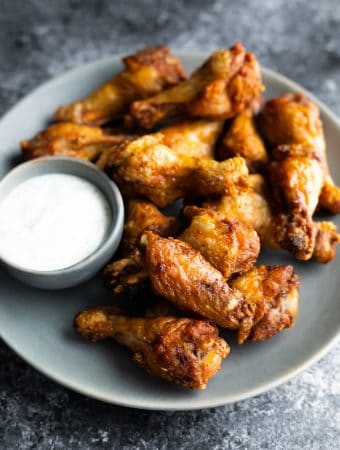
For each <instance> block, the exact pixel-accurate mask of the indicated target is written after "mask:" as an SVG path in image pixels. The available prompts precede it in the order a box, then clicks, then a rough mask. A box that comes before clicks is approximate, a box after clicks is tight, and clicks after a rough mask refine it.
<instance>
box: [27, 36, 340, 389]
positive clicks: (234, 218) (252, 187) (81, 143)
mask: <svg viewBox="0 0 340 450" xmlns="http://www.w3.org/2000/svg"><path fill="white" fill-rule="evenodd" d="M123 64H124V68H123V69H122V71H121V72H119V73H118V74H116V75H114V77H113V78H112V79H111V80H110V81H108V82H107V83H106V84H104V85H103V86H100V87H99V88H98V89H97V90H96V91H94V92H92V93H91V94H90V95H89V96H88V97H86V98H84V99H81V100H77V101H75V102H73V103H71V104H69V105H65V106H61V107H60V108H58V110H57V111H56V112H55V115H54V119H55V120H54V123H53V124H52V125H50V126H49V127H48V128H47V129H46V130H44V131H42V132H41V133H39V134H38V135H37V136H35V137H34V138H33V139H31V140H29V141H24V142H22V143H21V147H22V151H23V153H24V155H25V156H26V157H27V158H36V157H39V156H47V155H51V156H53V155H66V156H71V157H75V158H81V159H85V160H88V161H92V162H94V163H96V164H97V165H98V166H99V167H100V168H101V169H102V170H104V171H105V172H106V173H107V174H108V175H109V176H110V177H111V178H112V179H113V180H114V181H115V182H116V183H117V185H118V186H119V188H120V190H121V192H122V194H123V197H124V200H125V202H126V221H125V228H124V235H123V239H122V242H121V245H120V249H119V252H118V254H116V255H114V259H113V260H112V262H110V264H108V265H107V266H106V267H105V269H104V271H103V280H104V283H105V285H106V286H107V287H108V289H110V290H111V291H112V294H113V297H112V303H113V305H110V306H102V307H97V308H95V309H91V310H88V311H83V312H80V313H79V314H78V315H77V316H76V317H75V320H74V324H75V328H76V330H77V332H78V333H79V334H80V335H81V336H82V337H84V338H87V339H92V340H98V339H104V338H113V339H115V340H117V341H118V342H120V343H122V344H124V345H125V346H127V347H128V348H129V349H130V350H131V351H132V352H133V359H134V360H135V361H136V363H137V364H138V365H139V366H141V367H143V368H144V369H146V371H147V372H149V373H150V374H152V375H155V376H158V377H161V378H163V379H165V380H168V381H171V382H174V383H177V384H179V385H181V386H184V387H188V388H200V389H202V388H205V387H206V385H207V383H208V381H209V379H210V378H211V377H212V376H214V375H215V374H216V373H217V372H218V371H219V369H220V366H221V362H222V360H223V359H224V358H226V357H227V355H228V354H229V350H230V348H229V345H228V344H227V342H226V341H225V340H224V339H223V338H222V337H219V335H218V332H219V329H224V328H226V329H230V330H235V332H236V333H237V339H238V342H239V344H242V343H243V342H244V341H246V340H250V341H261V340H265V339H269V338H271V337H272V336H274V335H275V334H277V333H279V332H280V331H282V330H283V329H285V328H289V327H292V326H293V325H294V318H295V316H296V315H297V312H298V303H299V278H298V276H297V275H296V274H295V273H294V270H293V267H292V266H291V265H282V266H274V267H270V266H265V265H256V261H257V258H258V256H259V253H260V249H261V247H269V248H273V249H284V250H287V251H289V252H290V253H291V254H292V255H294V257H295V258H297V259H299V260H303V261H308V260H314V261H317V262H320V263H327V262H329V261H331V260H332V259H333V258H334V257H335V247H336V244H337V243H338V242H339V241H340V236H339V234H337V229H336V226H335V225H334V224H333V223H332V222H329V221H315V215H316V214H318V213H322V212H328V213H332V214H338V213H340V188H339V187H337V186H335V184H334V182H333V180H332V177H331V175H330V172H329V169H328V166H327V158H326V145H325V138H324V135H323V128H322V122H321V120H320V117H319V109H318V107H317V106H316V105H315V104H314V103H313V102H312V101H311V100H309V99H308V98H306V96H305V95H303V94H301V93H286V94H284V95H281V96H280V97H278V98H274V99H271V100H269V101H266V102H265V101H264V100H263V98H262V97H261V93H262V92H263V91H264V89H265V87H264V86H263V84H262V80H261V74H260V68H259V64H258V61H257V59H256V57H255V55H254V54H252V53H251V52H249V51H247V50H246V49H245V48H244V47H243V45H242V44H240V43H237V44H235V45H234V46H232V47H231V48H230V49H222V50H218V51H216V52H214V53H213V54H212V55H211V56H210V57H209V58H208V59H207V60H206V61H205V62H204V63H203V64H202V66H201V67H199V68H197V69H196V70H195V71H194V72H193V73H192V74H191V75H190V76H188V75H187V74H186V72H185V70H184V68H183V67H182V64H181V62H180V60H179V59H178V58H176V57H175V56H173V55H172V54H171V53H170V51H169V49H168V48H166V47H156V48H147V49H145V50H141V51H139V52H137V53H136V54H134V55H131V56H127V57H125V58H123ZM174 202H176V205H177V211H178V210H180V212H179V213H178V214H176V216H172V215H170V214H169V213H167V212H168V211H169V208H168V207H169V206H170V209H171V208H172V209H173V210H174V208H173V207H172V205H173V204H174ZM178 205H180V206H178ZM164 209H165V210H164ZM175 210H176V208H175ZM121 295H123V296H125V298H129V299H131V298H133V299H134V302H135V305H136V310H135V312H134V311H131V309H129V311H128V312H127V311H124V310H122V309H118V308H117V307H116V306H114V304H115V298H116V297H118V296H121ZM136 311H138V314H136ZM141 311H142V312H141Z"/></svg>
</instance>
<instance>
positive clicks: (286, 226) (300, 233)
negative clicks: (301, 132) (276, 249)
mask: <svg viewBox="0 0 340 450" xmlns="http://www.w3.org/2000/svg"><path fill="white" fill-rule="evenodd" d="M273 155H274V157H275V159H276V161H273V162H272V163H271V164H270V165H269V175H270V179H271V185H272V186H273V192H274V198H275V200H276V205H277V209H279V210H280V211H282V213H279V214H278V216H277V221H278V223H279V224H280V225H279V230H280V233H279V234H278V236H277V241H278V242H279V244H280V246H281V247H282V248H286V249H287V250H289V251H290V252H291V253H293V254H294V255H295V256H296V257H297V258H298V259H301V260H308V259H310V258H311V256H312V254H313V250H314V247H315V237H316V234H315V227H314V224H313V214H314V212H315V210H316V207H317V204H318V200H319V195H320V192H321V188H322V184H323V173H322V168H321V166H320V164H319V161H318V159H317V157H316V156H315V157H313V156H312V154H311V152H309V151H305V149H304V148H303V147H300V146H295V145H288V146H279V147H277V148H276V149H275V151H274V152H273Z"/></svg>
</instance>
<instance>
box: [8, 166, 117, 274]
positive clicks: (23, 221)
mask: <svg viewBox="0 0 340 450" xmlns="http://www.w3.org/2000/svg"><path fill="white" fill-rule="evenodd" d="M110 223H111V210H110V207H109V204H108V202H107V200H106V198H105V196H104V195H103V193H102V192H101V191H100V190H99V189H98V188H97V187H96V186H95V185H93V184H91V183H90V182H89V181H87V180H85V179H83V178H80V177H77V176H74V175H66V174H47V175H41V176H37V177H34V178H31V179H29V180H26V181H24V182H23V183H21V184H19V185H18V186H17V187H16V188H14V189H13V190H12V191H11V192H10V193H9V195H8V196H7V197H6V198H5V199H4V200H3V201H2V202H1V204H0V257H1V258H3V259H4V260H6V261H7V262H9V263H12V264H14V265H17V266H20V267H22V268H26V269H32V270H38V271H51V270H57V269H63V268H65V267H69V266H72V265H73V264H75V263H78V262H79V261H81V260H83V259H84V258H86V257H87V256H89V255H90V254H91V253H93V252H94V251H95V250H96V249H97V248H98V247H99V245H100V244H101V243H102V242H103V240H104V238H105V237H106V234H107V231H108V228H109V226H110Z"/></svg>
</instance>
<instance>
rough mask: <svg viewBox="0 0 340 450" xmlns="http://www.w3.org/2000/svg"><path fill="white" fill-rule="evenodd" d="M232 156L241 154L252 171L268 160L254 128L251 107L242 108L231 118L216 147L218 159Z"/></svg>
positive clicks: (260, 139)
mask: <svg viewBox="0 0 340 450" xmlns="http://www.w3.org/2000/svg"><path fill="white" fill-rule="evenodd" d="M232 156H242V157H243V158H244V159H245V160H246V161H247V165H248V167H249V169H250V170H251V171H253V172H255V171H257V169H258V167H259V166H262V165H263V164H265V163H267V162H268V154H267V150H266V148H265V146H264V143H263V141H262V138H261V136H260V135H259V133H258V131H257V129H256V126H255V120H254V113H253V111H252V109H251V108H247V109H245V110H243V111H242V112H240V113H239V114H238V115H237V116H236V117H235V118H234V119H233V120H232V122H231V124H230V126H229V127H228V129H227V131H226V133H225V135H224V136H223V139H222V141H221V144H220V147H219V149H218V157H219V159H220V160H224V159H227V158H231V157H232Z"/></svg>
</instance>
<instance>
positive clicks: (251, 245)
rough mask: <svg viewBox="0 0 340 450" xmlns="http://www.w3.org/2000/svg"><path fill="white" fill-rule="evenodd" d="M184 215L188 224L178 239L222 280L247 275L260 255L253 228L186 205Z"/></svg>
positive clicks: (211, 211) (207, 210)
mask: <svg viewBox="0 0 340 450" xmlns="http://www.w3.org/2000/svg"><path fill="white" fill-rule="evenodd" d="M183 214H184V216H185V217H186V218H187V219H189V220H190V221H191V223H190V225H189V227H188V228H186V229H185V230H184V231H183V233H182V234H181V235H180V236H179V237H178V239H180V240H181V241H184V242H186V243H187V244H189V245H191V247H193V248H195V249H197V250H199V251H200V253H201V254H202V255H203V256H204V258H205V259H206V260H207V261H208V262H209V263H210V264H211V265H212V266H214V267H215V268H216V269H218V270H219V271H220V272H221V273H222V275H223V276H224V277H225V279H228V278H229V277H230V276H231V275H233V274H235V273H238V274H241V273H244V272H247V271H248V270H249V269H250V268H251V267H252V266H253V265H254V264H255V262H256V260H257V258H258V256H259V253H260V239H259V237H258V234H257V233H256V231H255V230H254V228H250V227H247V226H246V225H244V224H243V223H242V222H240V221H239V220H237V219H231V220H228V219H226V217H225V215H223V214H221V213H219V212H217V211H213V210H209V209H204V208H198V207H196V206H186V207H185V208H184V210H183Z"/></svg>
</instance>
